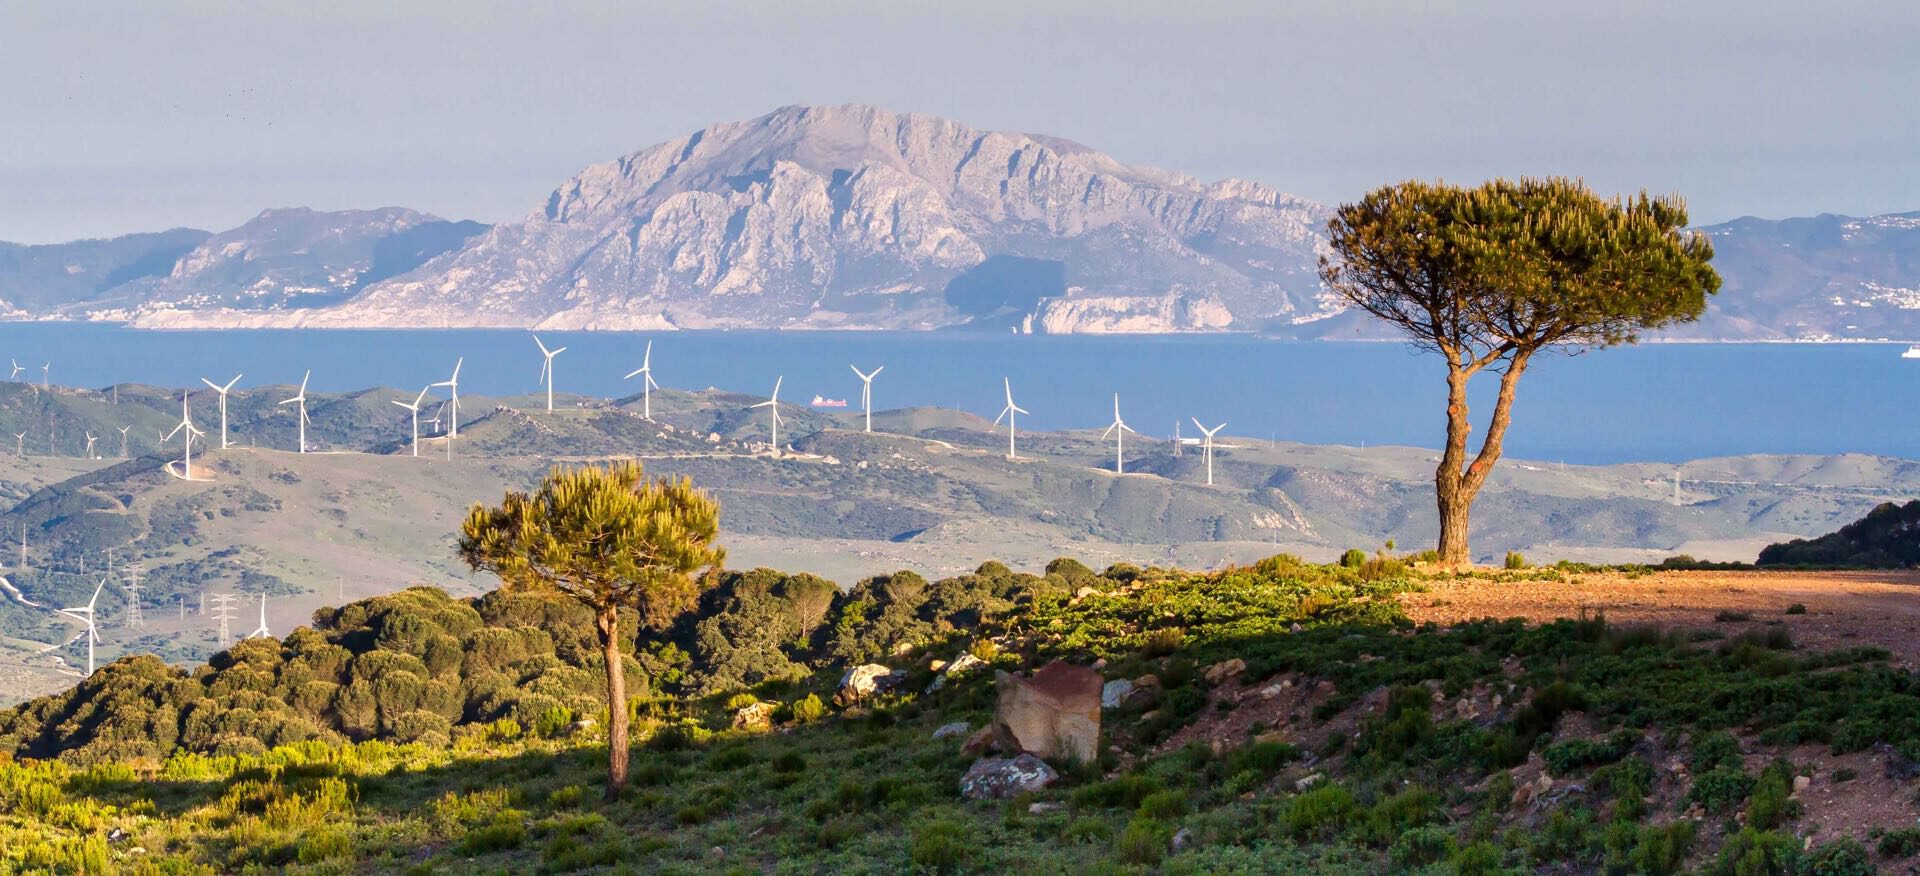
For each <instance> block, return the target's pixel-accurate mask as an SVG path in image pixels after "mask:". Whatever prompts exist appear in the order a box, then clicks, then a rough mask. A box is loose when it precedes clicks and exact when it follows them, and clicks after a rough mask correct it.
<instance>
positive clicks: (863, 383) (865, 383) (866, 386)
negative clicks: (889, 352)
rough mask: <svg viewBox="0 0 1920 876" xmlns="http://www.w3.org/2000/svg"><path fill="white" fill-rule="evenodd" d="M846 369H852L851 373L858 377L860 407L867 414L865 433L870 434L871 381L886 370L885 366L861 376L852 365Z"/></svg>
mask: <svg viewBox="0 0 1920 876" xmlns="http://www.w3.org/2000/svg"><path fill="white" fill-rule="evenodd" d="M847 367H848V368H853V373H855V374H859V375H860V407H861V409H862V410H864V411H866V412H867V431H869V432H871V431H873V379H874V378H875V377H879V376H880V372H882V371H885V370H887V366H885V365H882V366H880V367H878V368H875V369H873V373H872V374H862V373H861V372H860V369H858V368H854V366H852V365H848V366H847Z"/></svg>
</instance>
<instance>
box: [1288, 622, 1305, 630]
mask: <svg viewBox="0 0 1920 876" xmlns="http://www.w3.org/2000/svg"><path fill="white" fill-rule="evenodd" d="M1306 629H1307V628H1306V627H1303V626H1301V625H1300V622H1299V621H1294V622H1293V623H1291V624H1288V625H1287V632H1290V633H1303V632H1306Z"/></svg>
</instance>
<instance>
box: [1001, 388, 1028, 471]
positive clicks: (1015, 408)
mask: <svg viewBox="0 0 1920 876" xmlns="http://www.w3.org/2000/svg"><path fill="white" fill-rule="evenodd" d="M1000 382H1001V384H1003V385H1004V386H1006V388H1007V406H1006V407H1004V408H1001V409H1000V416H997V417H994V418H993V424H994V425H995V426H998V425H1000V421H1001V420H1006V421H1007V458H1008V459H1019V458H1020V454H1019V453H1018V452H1017V451H1015V450H1014V447H1013V434H1014V431H1015V429H1014V425H1013V420H1014V416H1013V415H1014V414H1024V413H1027V409H1026V408H1023V407H1021V406H1019V405H1016V404H1014V403H1013V381H1011V380H1008V379H1007V378H1005V377H1002V378H1000Z"/></svg>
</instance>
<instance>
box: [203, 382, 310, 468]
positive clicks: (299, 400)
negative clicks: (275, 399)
mask: <svg viewBox="0 0 1920 876" xmlns="http://www.w3.org/2000/svg"><path fill="white" fill-rule="evenodd" d="M312 377H313V371H311V370H309V371H307V376H306V377H302V378H300V394H299V395H296V396H294V397H293V398H290V399H287V400H286V401H283V402H281V404H283V405H293V404H297V405H299V406H300V452H301V453H305V452H307V381H308V380H309V379H311V378H312ZM222 397H223V398H224V396H222Z"/></svg>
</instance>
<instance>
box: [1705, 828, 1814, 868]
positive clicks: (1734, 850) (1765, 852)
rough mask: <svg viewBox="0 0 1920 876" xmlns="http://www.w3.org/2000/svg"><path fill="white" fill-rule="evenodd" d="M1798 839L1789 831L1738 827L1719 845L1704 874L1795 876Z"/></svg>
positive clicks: (1797, 861)
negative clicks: (1738, 828)
mask: <svg viewBox="0 0 1920 876" xmlns="http://www.w3.org/2000/svg"><path fill="white" fill-rule="evenodd" d="M1800 848H1801V841H1800V840H1799V839H1798V838H1796V837H1794V836H1792V835H1791V834H1784V833H1777V832H1775V831H1771V830H1755V829H1754V828H1753V827H1751V826H1749V827H1744V828H1741V830H1740V832H1739V833H1735V834H1732V835H1730V836H1728V837H1727V839H1726V841H1725V842H1723V843H1721V844H1720V854H1719V855H1717V856H1715V858H1714V860H1713V863H1712V864H1711V865H1709V866H1708V867H1706V868H1705V873H1706V874H1707V876H1794V874H1795V873H1796V872H1797V871H1798V870H1799V861H1800Z"/></svg>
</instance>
